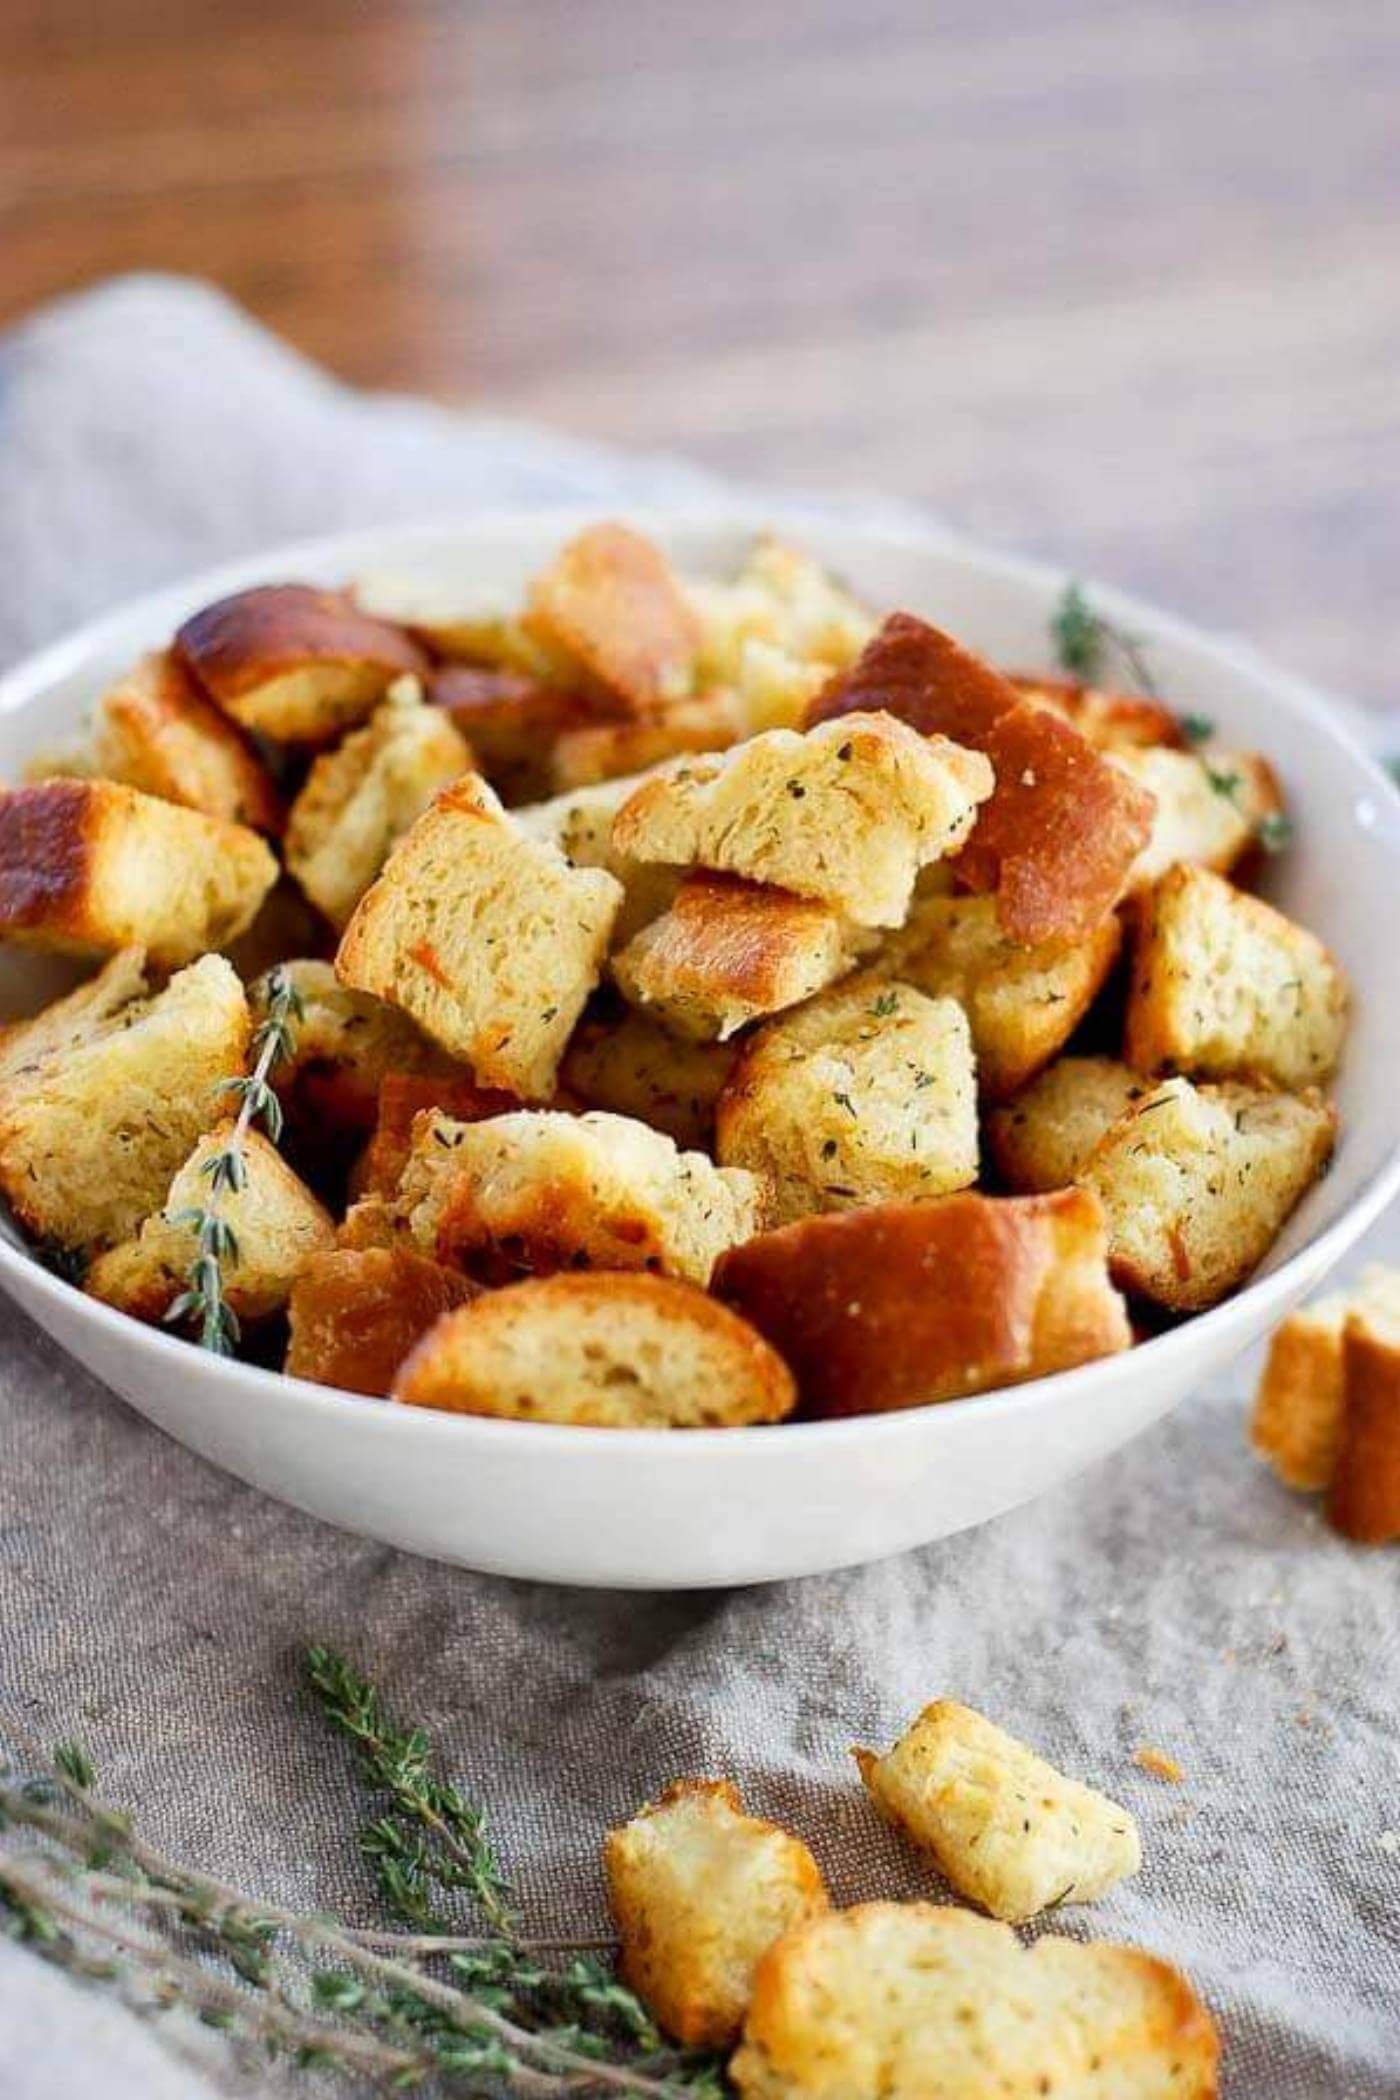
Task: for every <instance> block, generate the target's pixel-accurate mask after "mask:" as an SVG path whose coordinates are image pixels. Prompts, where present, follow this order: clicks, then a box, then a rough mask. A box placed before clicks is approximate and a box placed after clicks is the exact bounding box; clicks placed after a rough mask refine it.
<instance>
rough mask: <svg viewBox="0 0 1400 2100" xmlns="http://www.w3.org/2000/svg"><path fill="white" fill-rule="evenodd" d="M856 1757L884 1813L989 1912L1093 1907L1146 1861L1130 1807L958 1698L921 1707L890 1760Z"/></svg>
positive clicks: (1016, 1916) (1029, 1914)
mask: <svg viewBox="0 0 1400 2100" xmlns="http://www.w3.org/2000/svg"><path fill="white" fill-rule="evenodd" d="M855 1758H856V1763H857V1764H858V1765H859V1766H860V1776H861V1778H862V1779H863V1780H864V1781H865V1784H866V1786H867V1787H868V1789H869V1791H870V1793H871V1795H872V1796H873V1798H874V1800H875V1802H876V1804H877V1806H878V1807H879V1808H880V1809H881V1811H882V1812H883V1813H884V1814H885V1815H886V1816H888V1817H889V1819H890V1821H891V1822H892V1823H894V1824H896V1825H897V1826H898V1827H899V1829H901V1830H902V1831H904V1833H905V1834H906V1836H908V1837H910V1838H912V1839H913V1841H914V1843H915V1844H916V1845H917V1846H918V1847H919V1849H920V1850H921V1851H923V1852H926V1853H927V1854H928V1855H929V1857H930V1858H931V1859H932V1860H933V1863H934V1865H935V1866H936V1867H937V1868H938V1870H939V1872H940V1873H941V1874H942V1875H944V1876H945V1878H946V1879H947V1880H948V1881H950V1882H951V1883H952V1885H953V1887H954V1888H955V1889H956V1890H957V1891H958V1894H959V1895H960V1896H966V1897H967V1899H968V1901H969V1902H971V1903H980V1904H981V1906H982V1908H983V1910H987V1911H990V1912H991V1914H992V1916H993V1917H994V1918H1005V1919H1006V1920H1008V1921H1009V1922H1010V1923H1011V1924H1019V1923H1020V1922H1021V1921H1022V1920H1024V1919H1026V1918H1033V1917H1035V1916H1036V1915H1037V1914H1038V1913H1039V1912H1040V1911H1043V1910H1058V1909H1059V1907H1060V1905H1061V1904H1064V1903H1092V1902H1093V1900H1094V1898H1095V1897H1096V1896H1102V1895H1103V1894H1104V1893H1105V1891H1106V1890H1108V1889H1111V1888H1112V1887H1113V1885H1114V1883H1115V1882H1117V1881H1121V1880H1122V1879H1123V1877H1124V1876H1125V1875H1127V1874H1136V1872H1137V1870H1138V1868H1139V1867H1140V1866H1141V1865H1142V1847H1141V1845H1140V1843H1139V1841H1138V1833H1137V1825H1136V1824H1135V1823H1134V1821H1133V1819H1132V1817H1131V1816H1130V1815H1129V1813H1128V1811H1127V1810H1126V1809H1125V1808H1120V1807H1119V1806H1118V1804H1117V1802H1116V1801H1110V1800H1108V1799H1107V1798H1106V1797H1105V1796H1104V1795H1103V1794H1098V1793H1095V1792H1094V1790H1093V1788H1092V1787H1087V1786H1081V1785H1080V1783H1079V1781H1078V1780H1075V1779H1066V1777H1065V1776H1064V1774H1063V1773H1062V1772H1058V1771H1056V1769H1055V1767H1054V1766H1053V1765H1051V1764H1047V1763H1046V1761H1045V1759H1044V1758H1043V1757H1037V1756H1036V1754H1035V1752H1034V1751H1033V1750H1029V1749H1027V1747H1026V1745H1025V1744H1024V1743H1020V1742H1018V1741H1017V1740H1016V1738H1015V1737H1014V1736H1011V1735H1007V1734H1006V1733H1005V1732H1004V1731H1003V1730H1002V1729H1000V1728H997V1727H996V1726H994V1724H993V1723H992V1722H991V1721H988V1720H987V1719H986V1718H985V1717H984V1716H983V1715H982V1714H979V1713H975V1712H974V1711H973V1710H972V1708H971V1707H967V1706H960V1705H959V1704H958V1703H957V1701H956V1700H954V1699H937V1700H935V1701H934V1703H933V1704H932V1705H931V1706H926V1707H925V1708H924V1710H923V1712H922V1713H921V1714H920V1715H919V1717H918V1719H917V1720H915V1721H913V1722H911V1723H910V1725H909V1727H908V1728H907V1729H906V1730H905V1732H904V1734H903V1735H902V1736H901V1737H900V1739H899V1741H898V1742H897V1743H896V1744H895V1745H894V1747H893V1749H891V1750H887V1751H886V1752H885V1753H884V1755H883V1756H877V1755H876V1754H875V1752H874V1751H872V1750H857V1751H856V1753H855Z"/></svg>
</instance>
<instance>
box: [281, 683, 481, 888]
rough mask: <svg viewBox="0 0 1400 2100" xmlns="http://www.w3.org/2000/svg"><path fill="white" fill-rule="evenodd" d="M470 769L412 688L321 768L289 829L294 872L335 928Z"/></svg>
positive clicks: (396, 694)
mask: <svg viewBox="0 0 1400 2100" xmlns="http://www.w3.org/2000/svg"><path fill="white" fill-rule="evenodd" d="M471 763H472V754H471V752H470V750H469V749H468V748H467V745H466V743H465V742H464V741H463V739H462V737H461V736H460V735H459V734H458V732H457V731H456V730H455V729H454V728H453V726H452V723H451V722H450V720H449V719H448V717H447V716H446V715H445V714H444V713H443V712H442V711H441V709H439V708H436V707H426V706H425V705H424V703H423V695H422V688H421V687H420V686H419V685H418V684H417V682H416V681H415V680H413V679H403V680H401V681H400V682H399V683H398V684H397V685H395V686H393V687H391V688H390V691H389V694H388V696H387V698H386V699H384V700H382V701H381V702H380V704H379V706H378V707H377V708H376V709H375V711H374V713H373V714H372V715H371V716H370V719H369V721H368V722H367V723H366V724H365V726H364V728H363V729H355V730H352V731H351V733H350V735H349V736H347V737H345V738H343V739H342V741H341V742H340V743H339V744H337V745H336V746H335V749H334V750H332V751H323V752H322V753H321V755H320V757H319V758H317V759H316V760H315V761H314V762H313V764H312V767H311V770H310V772H309V773H308V774H307V776H306V780H305V783H304V785H303V787H302V790H301V793H300V794H299V795H298V796H297V798H296V801H295V802H294V803H293V804H292V811H291V816H290V818H289V819H288V823H287V843H286V855H287V866H288V868H289V870H290V871H291V873H292V874H293V875H295V877H296V879H297V881H298V882H299V883H300V884H301V886H302V888H303V889H304V890H305V892H306V894H307V896H308V897H309V898H310V899H311V901H312V903H313V904H315V905H316V906H317V907H318V908H319V909H320V910H321V911H322V912H323V913H324V914H325V916H326V917H327V918H328V919H329V920H330V922H331V924H332V926H334V927H335V928H336V929H337V930H341V929H343V928H344V927H345V925H346V924H347V922H348V921H349V918H350V914H351V912H352V911H353V910H354V909H355V906H356V905H357V904H358V903H359V901H360V898H361V897H362V896H363V895H364V893H365V891H366V890H367V889H368V888H369V886H370V884H371V883H372V882H373V881H374V879H375V877H376V876H377V875H378V874H379V872H380V870H381V868H382V867H383V866H384V863H385V861H386V860H387V859H388V857H389V852H390V849H391V848H392V847H393V845H394V843H395V841H396V840H397V839H399V838H401V837H402V835H403V833H404V832H405V831H407V829H408V827H409V825H410V824H412V823H413V821H414V819H415V818H417V817H420V816H421V815H422V813H423V811H424V810H425V809H426V808H427V806H428V804H429V803H430V802H431V801H432V799H433V796H434V795H435V794H436V793H437V791H438V789H439V788H441V787H446V786H447V784H448V782H449V781H452V780H455V779H456V778H457V776H458V775H459V774H460V773H466V772H468V771H470V769H471Z"/></svg>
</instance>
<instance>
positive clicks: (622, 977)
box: [612, 875, 856, 1042]
mask: <svg viewBox="0 0 1400 2100" xmlns="http://www.w3.org/2000/svg"><path fill="white" fill-rule="evenodd" d="M855 961H856V954H855V950H854V946H853V942H852V937H851V929H850V928H849V927H848V926H847V925H846V922H845V921H844V920H843V919H842V918H841V917H840V916H839V914H838V913H836V912H834V911H832V910H831V908H830V907H829V906H828V905H825V904H819V903H818V902H817V901H816V899H815V898H811V897H795V896H794V895H793V894H792V892H791V890H781V889H774V888H773V887H772V886H771V885H769V884H767V883H758V882H745V881H743V880H742V879H741V878H740V877H739V876H737V875H690V876H687V877H686V879H685V881H684V882H682V883H681V885H680V887H679V888H678V889H677V891H676V893H675V897H674V898H673V900H672V903H671V906H670V909H669V910H667V911H665V912H663V913H662V915H661V917H660V918H659V919H653V920H651V922H650V923H649V924H648V925H645V926H643V927H642V929H641V931H640V932H639V933H636V934H634V935H633V937H632V939H631V940H630V941H629V942H628V943H627V946H626V947H625V948H623V949H622V951H621V952H620V954H618V955H616V956H615V957H614V958H613V966H612V968H613V976H614V978H615V979H616V981H617V985H618V988H619V990H620V991H621V992H622V994H623V996H624V998H626V999H628V1000H630V1001H631V1002H632V1004H633V1005H634V1006H640V1007H647V1008H650V1009H651V1010H652V1011H653V1012H655V1013H656V1014H657V1015H659V1016H660V1018H661V1019H662V1020H663V1021H664V1022H665V1024H666V1026H667V1027H668V1028H670V1029H672V1030H673V1031H674V1032H675V1034H677V1035H681V1036H686V1037H688V1038H690V1039H691V1040H693V1041H696V1042H710V1041H714V1040H716V1039H718V1040H719V1041H721V1042H723V1041H725V1040H726V1038H728V1037H729V1036H731V1035H733V1034H734V1033H735V1031H736V1030H737V1029H740V1028H743V1027H744V1026H745V1025H746V1024H747V1023H748V1022H750V1021H756V1020H759V1019H761V1018H762V1016H763V1015H764V1014H772V1013H781V1012H782V1011H783V1009H784V1008H785V1007H789V1006H796V1005H797V1004H798V1002H799V1000H802V999H807V998H810V996H811V995H812V993H813V992H819V991H820V990H821V989H822V987H823V986H824V985H828V984H833V983H834V982H835V980H836V979H837V978H838V977H843V976H845V974H846V972H847V971H848V970H850V969H851V968H852V967H853V966H854V964H855Z"/></svg>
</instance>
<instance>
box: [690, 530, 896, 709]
mask: <svg viewBox="0 0 1400 2100" xmlns="http://www.w3.org/2000/svg"><path fill="white" fill-rule="evenodd" d="M687 595H688V596H689V599H690V602H691V604H692V605H693V606H694V608H695V610H696V613H697V614H698V616H699V620H700V653H699V676H700V682H701V684H702V685H706V686H708V685H723V686H729V687H731V688H733V689H734V690H736V691H742V690H743V689H744V685H745V671H746V666H747V665H748V664H749V663H750V662H751V661H752V654H751V653H752V651H753V649H754V647H755V646H757V647H758V648H760V649H765V650H768V651H770V652H773V653H775V654H781V655H782V656H784V657H786V658H787V659H788V660H789V661H790V662H791V663H793V664H794V665H796V666H799V667H810V668H811V669H812V670H813V671H814V672H815V673H816V674H817V675H819V676H821V677H822V678H823V679H824V678H826V677H829V675H830V674H831V672H833V671H840V670H844V669H845V668H846V666H847V665H848V664H851V663H854V661H855V659H856V657H857V656H859V654H860V652H861V650H862V649H863V648H864V647H865V645H866V643H867V642H868V641H869V639H870V637H871V634H872V633H873V632H874V628H875V621H874V617H873V615H872V614H871V613H870V612H869V611H868V610H867V609H866V607H865V606H863V605H862V604H861V603H860V602H859V600H858V599H856V598H855V597H854V596H853V595H852V593H851V592H850V591H848V590H847V589H846V587H845V585H844V584H842V583H840V582H839V581H838V580H837V578H836V577H834V576H832V575H831V574H830V573H829V572H828V571H827V570H826V569H824V568H823V567H822V566H821V564H820V562H818V561H815V560H814V559H813V558H812V556H811V555H810V554H806V553H804V552H803V551H802V550H801V549H800V548H797V547H791V546H788V545H787V544H786V543H785V542H784V541H782V540H779V539H775V538H774V537H773V536H772V535H770V534H765V535H763V536H762V537H761V538H760V539H758V540H756V541H755V543H754V545H753V547H752V548H751V549H750V552H749V554H748V556H747V558H746V560H745V562H744V565H743V567H742V569H741V570H740V571H739V574H738V575H737V576H736V577H735V578H734V580H733V581H732V582H730V583H709V582H692V583H690V584H688V585H687ZM768 726H772V727H776V726H778V725H776V724H770V725H768ZM787 726H790V727H795V726H796V724H795V722H794V723H791V724H789V725H787Z"/></svg>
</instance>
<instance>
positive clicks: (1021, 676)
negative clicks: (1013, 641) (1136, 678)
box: [1005, 671, 1186, 751]
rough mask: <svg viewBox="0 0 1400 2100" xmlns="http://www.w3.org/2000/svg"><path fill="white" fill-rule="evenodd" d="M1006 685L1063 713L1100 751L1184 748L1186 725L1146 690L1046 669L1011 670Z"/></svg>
mask: <svg viewBox="0 0 1400 2100" xmlns="http://www.w3.org/2000/svg"><path fill="white" fill-rule="evenodd" d="M1005 675H1006V679H1007V683H1008V684H1009V685H1012V686H1014V687H1015V689H1016V691H1017V693H1018V694H1019V695H1020V697H1021V698H1022V699H1023V700H1029V701H1031V702H1032V703H1034V704H1038V705H1039V706H1041V707H1048V708H1049V709H1050V710H1051V711H1052V712H1053V713H1054V714H1059V715H1063V716H1064V718H1065V720H1066V721H1067V722H1071V723H1073V725H1074V727H1075V728H1076V729H1077V730H1078V731H1079V734H1080V735H1081V736H1083V737H1087V738H1088V740H1089V742H1090V743H1091V744H1092V745H1093V746H1094V748H1095V750H1097V751H1146V750H1150V749H1152V748H1154V747H1156V746H1164V747H1167V748H1169V749H1173V750H1180V749H1181V748H1182V746H1183V745H1184V744H1185V742H1186V738H1185V736H1184V735H1183V733H1182V728H1181V723H1180V721H1179V720H1178V718H1177V716H1176V715H1175V714H1174V713H1173V711H1172V709H1171V708H1169V707H1168V706H1167V704H1166V702H1165V701H1163V700H1154V699H1151V698H1150V697H1149V696H1148V695H1147V694H1145V693H1115V692H1109V691H1106V690H1104V689H1103V688H1102V687H1100V686H1093V685H1085V684H1084V683H1083V682H1082V681H1081V680H1079V679H1074V678H1053V677H1050V676H1048V675H1047V674H1046V673H1044V672H1041V671H1008V672H1007V673H1006V674H1005Z"/></svg>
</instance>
